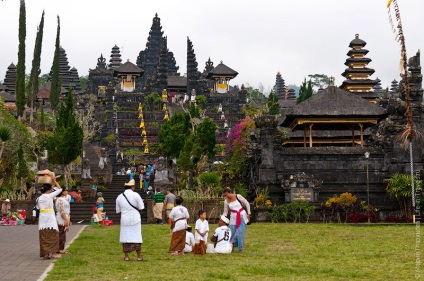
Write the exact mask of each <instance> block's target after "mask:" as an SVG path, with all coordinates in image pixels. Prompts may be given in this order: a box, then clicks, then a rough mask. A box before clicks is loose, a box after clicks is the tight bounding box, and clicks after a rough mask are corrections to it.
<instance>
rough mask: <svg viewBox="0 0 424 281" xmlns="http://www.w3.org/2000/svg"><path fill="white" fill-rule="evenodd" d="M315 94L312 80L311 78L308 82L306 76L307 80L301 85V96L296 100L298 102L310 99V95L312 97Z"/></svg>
mask: <svg viewBox="0 0 424 281" xmlns="http://www.w3.org/2000/svg"><path fill="white" fill-rule="evenodd" d="M313 94H314V91H313V89H312V82H311V80H309V81H308V82H306V78H305V80H304V81H303V82H302V85H301V86H300V90H299V97H298V98H297V99H296V101H297V103H300V102H302V101H305V100H307V99H309V98H310V97H312V95H313Z"/></svg>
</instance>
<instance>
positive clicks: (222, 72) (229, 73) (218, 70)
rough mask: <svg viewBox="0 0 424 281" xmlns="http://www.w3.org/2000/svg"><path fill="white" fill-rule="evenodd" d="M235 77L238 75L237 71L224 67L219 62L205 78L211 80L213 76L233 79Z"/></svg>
mask: <svg viewBox="0 0 424 281" xmlns="http://www.w3.org/2000/svg"><path fill="white" fill-rule="evenodd" d="M237 75H238V72H237V71H235V70H233V69H231V68H229V67H228V66H226V65H225V64H223V63H222V62H221V63H220V64H218V65H217V66H216V67H215V68H214V69H212V70H211V71H209V73H208V75H207V76H206V78H212V77H213V76H226V77H231V78H234V77H236V76H237Z"/></svg>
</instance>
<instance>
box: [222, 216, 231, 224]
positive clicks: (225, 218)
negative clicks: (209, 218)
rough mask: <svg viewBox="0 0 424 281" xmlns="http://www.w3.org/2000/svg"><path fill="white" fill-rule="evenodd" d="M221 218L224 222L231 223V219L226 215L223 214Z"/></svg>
mask: <svg viewBox="0 0 424 281" xmlns="http://www.w3.org/2000/svg"><path fill="white" fill-rule="evenodd" d="M221 220H222V221H223V222H225V223H226V224H230V220H229V219H228V218H227V217H226V216H224V215H222V216H221Z"/></svg>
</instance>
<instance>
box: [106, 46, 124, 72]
mask: <svg viewBox="0 0 424 281" xmlns="http://www.w3.org/2000/svg"><path fill="white" fill-rule="evenodd" d="M109 62H110V64H109V67H110V68H113V69H116V68H118V67H119V66H120V65H121V62H122V59H121V51H120V50H119V47H118V46H116V45H115V46H113V48H112V54H111V55H110V60H109Z"/></svg>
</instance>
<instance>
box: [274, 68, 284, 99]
mask: <svg viewBox="0 0 424 281" xmlns="http://www.w3.org/2000/svg"><path fill="white" fill-rule="evenodd" d="M275 94H276V95H277V97H278V99H279V100H282V99H285V95H286V85H285V83H284V79H283V78H282V77H281V73H280V71H278V73H277V76H276V78H275Z"/></svg>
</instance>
